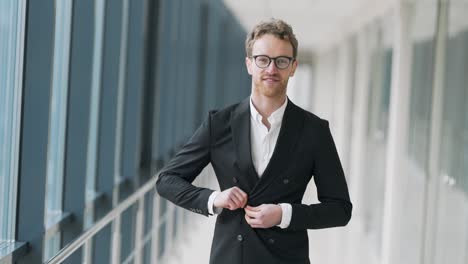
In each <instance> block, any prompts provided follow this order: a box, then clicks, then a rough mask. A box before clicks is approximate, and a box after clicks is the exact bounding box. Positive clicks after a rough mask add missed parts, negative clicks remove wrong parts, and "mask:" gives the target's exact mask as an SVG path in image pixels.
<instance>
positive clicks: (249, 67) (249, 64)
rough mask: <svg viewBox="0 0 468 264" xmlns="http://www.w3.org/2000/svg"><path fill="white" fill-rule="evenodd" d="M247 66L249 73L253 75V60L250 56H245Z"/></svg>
mask: <svg viewBox="0 0 468 264" xmlns="http://www.w3.org/2000/svg"><path fill="white" fill-rule="evenodd" d="M245 67H246V68H247V72H248V73H249V75H252V61H251V60H250V59H249V57H245Z"/></svg>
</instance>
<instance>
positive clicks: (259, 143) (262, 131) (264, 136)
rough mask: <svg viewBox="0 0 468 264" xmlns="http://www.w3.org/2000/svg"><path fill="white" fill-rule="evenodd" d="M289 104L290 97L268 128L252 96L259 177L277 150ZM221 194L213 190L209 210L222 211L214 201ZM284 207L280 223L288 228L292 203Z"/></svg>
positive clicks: (252, 139) (252, 129) (253, 140)
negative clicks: (216, 206)
mask: <svg viewBox="0 0 468 264" xmlns="http://www.w3.org/2000/svg"><path fill="white" fill-rule="evenodd" d="M287 104H288V99H287V98H286V100H285V101H284V103H283V105H281V106H280V107H279V108H278V109H276V110H275V111H274V112H273V113H271V115H270V116H269V117H268V118H267V119H268V123H270V129H268V128H267V127H266V126H265V125H264V124H263V123H262V115H260V113H258V111H257V109H256V108H255V106H254V105H253V102H252V97H251V98H250V144H251V152H252V163H253V166H254V168H255V171H256V172H257V175H258V176H259V177H262V175H263V173H264V172H265V169H266V167H267V165H268V163H269V162H270V159H271V156H272V155H273V151H274V150H275V146H276V141H277V140H278V136H279V131H280V128H281V124H282V122H283V116H284V111H285V110H286V106H287ZM218 194H219V192H218V191H215V192H213V193H212V194H211V195H210V197H209V199H208V211H209V212H210V213H211V214H213V213H220V212H221V211H222V210H220V209H222V208H214V207H213V202H214V199H215V198H216V196H217V195H218ZM279 205H280V206H281V209H282V217H281V223H280V224H279V225H278V226H279V227H281V228H286V227H288V226H289V223H290V222H291V215H292V207H291V204H288V203H282V204H279Z"/></svg>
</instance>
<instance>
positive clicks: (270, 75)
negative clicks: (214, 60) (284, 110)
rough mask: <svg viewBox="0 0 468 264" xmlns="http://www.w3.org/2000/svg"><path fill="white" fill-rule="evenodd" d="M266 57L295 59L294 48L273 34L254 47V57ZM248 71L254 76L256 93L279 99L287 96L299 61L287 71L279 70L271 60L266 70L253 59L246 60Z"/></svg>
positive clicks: (294, 62) (292, 63) (263, 37)
mask: <svg viewBox="0 0 468 264" xmlns="http://www.w3.org/2000/svg"><path fill="white" fill-rule="evenodd" d="M256 55H266V56H268V57H270V58H276V57H279V56H286V57H293V47H292V45H291V43H290V42H289V41H288V40H283V39H280V38H277V37H275V36H274V35H271V34H265V35H263V36H261V37H260V38H258V39H257V40H256V41H255V42H254V44H253V47H252V56H256ZM245 63H246V65H247V71H248V72H249V74H250V75H252V82H253V89H254V91H252V92H256V93H259V94H261V95H263V96H267V97H279V96H283V95H285V94H286V87H287V85H288V80H289V77H291V76H293V75H294V72H295V70H296V67H297V61H296V60H294V61H291V63H290V64H289V66H288V67H287V68H286V69H278V68H277V67H276V65H275V62H274V61H273V60H271V62H270V65H268V67H266V68H264V69H263V68H260V67H258V66H257V65H256V63H255V61H254V59H253V58H245Z"/></svg>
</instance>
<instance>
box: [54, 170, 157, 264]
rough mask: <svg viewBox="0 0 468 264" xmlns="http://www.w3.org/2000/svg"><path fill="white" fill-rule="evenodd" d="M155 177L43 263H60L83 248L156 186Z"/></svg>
mask: <svg viewBox="0 0 468 264" xmlns="http://www.w3.org/2000/svg"><path fill="white" fill-rule="evenodd" d="M156 181H157V177H152V178H151V179H150V180H149V181H148V182H147V183H145V184H144V185H143V186H142V187H141V188H139V189H138V190H137V191H135V192H134V193H133V194H132V195H130V196H129V197H128V198H127V199H125V200H124V201H122V202H121V203H120V204H119V205H118V206H116V207H115V208H114V209H112V210H111V211H110V212H109V213H107V214H106V215H105V216H104V217H103V218H102V219H100V220H99V221H98V222H96V223H95V224H94V225H93V226H92V227H91V228H90V229H88V230H86V231H85V232H84V233H83V234H81V235H80V236H79V237H77V238H76V239H75V240H74V241H73V242H72V243H70V244H68V245H67V246H65V247H64V248H62V249H61V250H60V251H59V252H58V253H57V254H56V255H55V256H54V257H52V258H51V259H50V260H49V261H47V262H45V263H47V264H56V263H61V262H62V261H64V260H65V259H66V258H67V257H69V256H70V255H71V254H73V253H74V252H75V251H76V250H78V249H79V248H80V247H81V246H83V245H84V244H85V243H86V242H87V241H88V240H90V239H91V238H92V237H93V236H94V235H95V234H96V233H98V232H99V231H101V230H102V229H103V228H104V227H105V226H107V225H108V224H109V223H111V222H112V221H114V220H115V219H116V218H117V217H118V216H120V215H121V214H122V213H123V212H124V211H125V210H127V209H128V208H129V207H130V206H131V205H133V204H134V203H135V202H137V201H138V200H139V199H142V198H143V197H144V195H145V194H146V193H148V192H149V191H150V190H152V189H153V188H154V186H155V184H156Z"/></svg>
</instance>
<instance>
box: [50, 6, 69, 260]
mask: <svg viewBox="0 0 468 264" xmlns="http://www.w3.org/2000/svg"><path fill="white" fill-rule="evenodd" d="M55 7H56V8H55V36H54V58H53V73H52V87H51V97H52V98H51V103H50V110H49V111H50V112H49V140H48V141H49V144H48V149H47V180H46V198H45V216H44V217H45V219H44V224H45V228H46V229H48V228H49V227H50V226H51V225H54V224H55V223H57V222H58V221H59V220H60V219H61V218H62V188H63V171H64V161H65V159H64V156H65V135H66V123H67V102H68V100H67V98H68V72H69V70H68V69H69V59H70V36H71V19H72V0H64V1H56V2H55ZM59 243H60V234H59V233H56V234H53V235H52V236H51V237H49V238H47V239H46V242H45V249H44V258H45V259H48V258H50V257H51V256H52V254H53V253H55V252H57V251H58V250H59V246H60V244H59Z"/></svg>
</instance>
